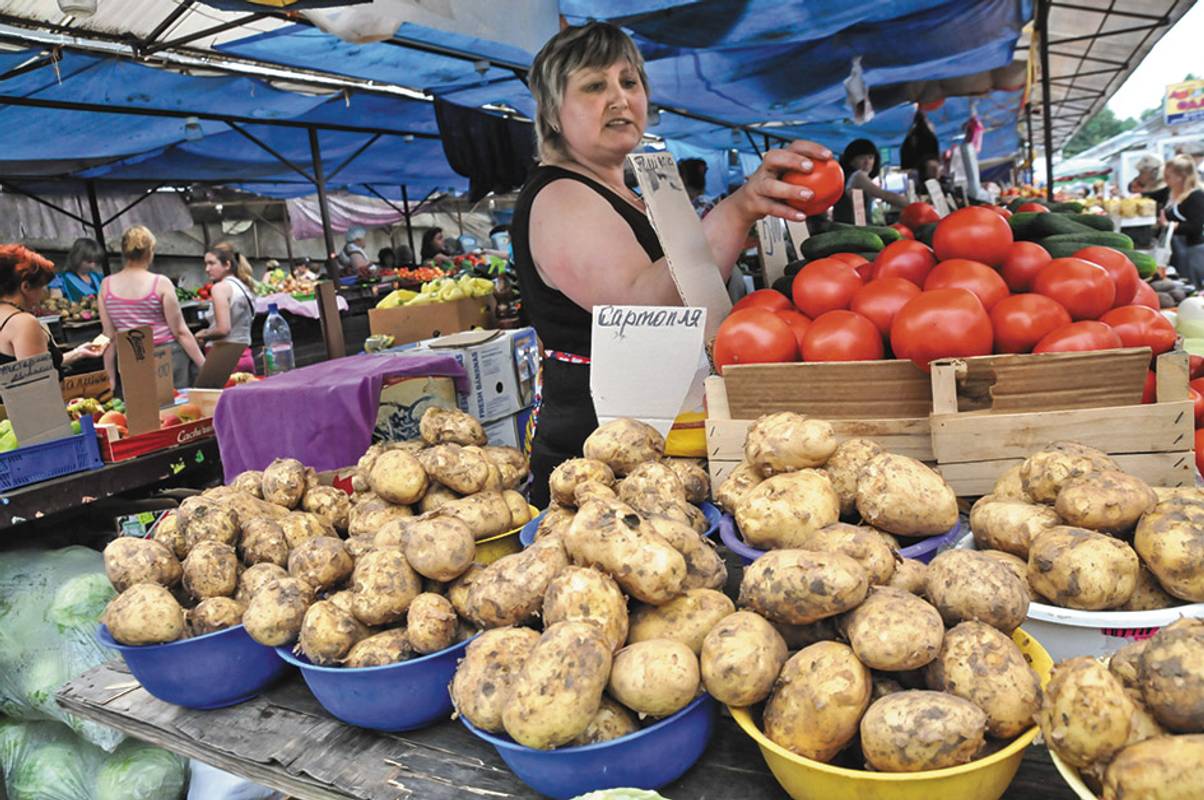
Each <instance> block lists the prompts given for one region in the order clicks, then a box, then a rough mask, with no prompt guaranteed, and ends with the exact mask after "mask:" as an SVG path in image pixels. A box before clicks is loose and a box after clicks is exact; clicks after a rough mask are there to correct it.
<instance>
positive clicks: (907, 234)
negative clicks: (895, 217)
mask: <svg viewBox="0 0 1204 800" xmlns="http://www.w3.org/2000/svg"><path fill="white" fill-rule="evenodd" d="M891 227H892V228H894V229H895V230H897V231H898V232H899V235H900V236H902V237H903V238H904V239H913V240H914V239H915V238H916V235H915V234H914V233H912V231H911V228H909V227H907V226H906V225H904V224H903V223H901V222H896V223H895V224H893V225H891Z"/></svg>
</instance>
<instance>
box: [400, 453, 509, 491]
mask: <svg viewBox="0 0 1204 800" xmlns="http://www.w3.org/2000/svg"><path fill="white" fill-rule="evenodd" d="M419 461H420V462H421V466H422V467H423V468H424V469H425V470H426V472H427V474H429V475H430V477H431V478H432V479H433V480H436V481H438V482H439V483H441V484H443V485H444V486H446V487H447V488H449V489H451V490H452V491H453V492H459V493H460V494H462V495H469V494H475V493H477V492H480V491H484V489H485V487H486V485H487V484H488V482H489V467H490V466H491V464H490V462H489V459H487V458H485V456H484V455H483V454H482V453H480V452H474V451H471V450H466V449H465V448H463V447H461V446H460V445H457V444H440V445H435V446H434V447H431V448H428V449H426V450H423V451H422V452H421V453H419ZM411 502H412V501H411Z"/></svg>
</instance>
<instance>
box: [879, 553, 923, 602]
mask: <svg viewBox="0 0 1204 800" xmlns="http://www.w3.org/2000/svg"><path fill="white" fill-rule="evenodd" d="M927 582H928V565H927V564H925V563H924V562H923V561H917V560H916V559H914V558H902V559H900V560H899V561H898V562H897V563H896V564H895V571H894V574H892V575H891V576H890V580H889V581H888V582H887V584H886V585H887V586H893V587H894V588H896V589H902V590H903V591H905V592H911V593H912V594H914V595H919V596H922V595H923V594H924V586H925V584H926V583H927Z"/></svg>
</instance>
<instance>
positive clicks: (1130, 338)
mask: <svg viewBox="0 0 1204 800" xmlns="http://www.w3.org/2000/svg"><path fill="white" fill-rule="evenodd" d="M1099 321H1100V322H1102V323H1104V324H1105V325H1108V326H1110V327H1111V328H1112V330H1114V331H1116V335H1117V336H1119V337H1120V341H1121V342H1122V343H1123V344H1124V346H1125V347H1148V348H1150V350H1152V351H1153V352H1154V355H1158V354H1159V353H1165V352H1166V351H1167V350H1170V349H1171V348H1172V347H1174V346H1175V340H1176V339H1177V338H1178V337H1179V334H1178V333H1177V332H1176V331H1175V326H1174V325H1172V324H1171V322H1170V320H1168V319H1167V318H1166V317H1164V316H1162V312H1160V311H1155V310H1154V309H1152V308H1146V307H1145V306H1121V307H1120V308H1114V309H1112V310H1111V311H1109V312H1107V313H1106V314H1104V315H1103V316H1101V317H1100V318H1099Z"/></svg>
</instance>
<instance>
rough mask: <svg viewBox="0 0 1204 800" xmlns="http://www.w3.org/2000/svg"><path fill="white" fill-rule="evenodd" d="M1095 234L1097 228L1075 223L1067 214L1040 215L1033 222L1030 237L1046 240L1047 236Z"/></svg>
mask: <svg viewBox="0 0 1204 800" xmlns="http://www.w3.org/2000/svg"><path fill="white" fill-rule="evenodd" d="M1093 232H1095V228H1092V227H1089V226H1087V225H1084V224H1083V223H1081V222H1075V221H1074V220H1073V219H1071V218H1070V217H1069V215H1067V214H1053V213H1049V214H1041V213H1038V214H1037V216H1036V218H1035V219H1034V220H1033V223H1032V230H1031V231H1030V235H1032V236H1033V237H1034V238H1036V239H1044V238H1045V237H1046V236H1058V235H1061V234H1071V233H1073V234H1080V233H1093Z"/></svg>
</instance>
